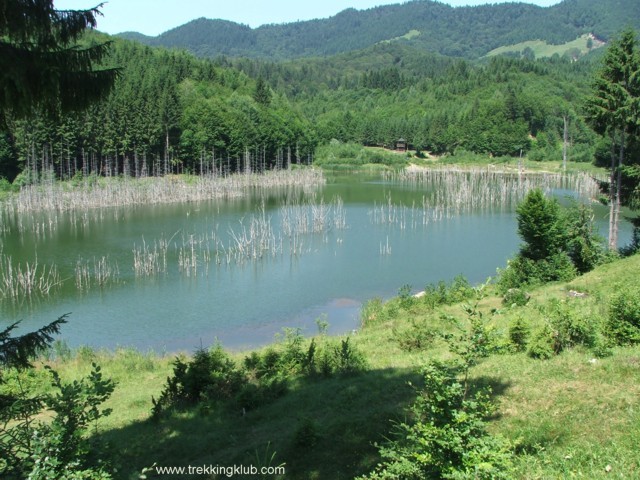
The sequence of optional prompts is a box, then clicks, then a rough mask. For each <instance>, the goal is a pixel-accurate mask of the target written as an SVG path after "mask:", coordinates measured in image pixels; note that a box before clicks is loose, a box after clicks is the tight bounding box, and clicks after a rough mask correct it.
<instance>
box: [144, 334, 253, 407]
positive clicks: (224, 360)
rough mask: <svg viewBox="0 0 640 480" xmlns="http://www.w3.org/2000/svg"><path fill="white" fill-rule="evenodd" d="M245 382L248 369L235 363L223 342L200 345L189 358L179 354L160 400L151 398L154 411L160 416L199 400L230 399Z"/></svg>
mask: <svg viewBox="0 0 640 480" xmlns="http://www.w3.org/2000/svg"><path fill="white" fill-rule="evenodd" d="M246 383H247V378H246V375H245V373H244V372H243V371H242V370H240V369H238V368H237V367H236V365H235V363H234V362H233V360H231V359H230V358H229V356H228V355H227V354H226V353H225V351H224V350H223V349H222V346H220V345H216V346H215V347H213V348H211V349H209V350H205V349H199V350H197V351H196V352H195V353H194V355H193V358H192V359H191V360H190V361H188V362H187V361H185V359H184V358H183V357H180V356H179V357H176V359H175V360H174V363H173V376H171V377H169V378H168V379H167V382H166V384H165V387H164V389H163V390H162V392H161V394H160V397H159V398H158V400H156V399H155V398H152V402H153V409H152V413H153V415H154V417H156V418H157V417H159V416H160V415H161V414H163V413H164V412H165V411H167V410H170V409H172V408H180V407H182V406H185V405H189V404H191V405H195V404H196V403H198V402H200V401H221V400H229V399H231V398H233V397H234V396H235V395H236V394H237V393H238V392H240V390H241V389H242V387H243V386H244V385H245V384H246Z"/></svg>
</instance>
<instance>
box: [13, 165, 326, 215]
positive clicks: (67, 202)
mask: <svg viewBox="0 0 640 480" xmlns="http://www.w3.org/2000/svg"><path fill="white" fill-rule="evenodd" d="M324 182H325V179H324V177H323V175H322V171H321V170H318V169H312V168H303V169H296V170H271V171H266V172H264V173H260V174H255V173H238V174H233V175H227V176H222V175H214V174H206V175H200V176H187V175H182V176H173V175H167V176H164V177H146V178H131V177H126V176H125V177H121V178H120V177H112V178H99V179H96V178H92V179H90V180H86V181H82V182H79V183H78V184H75V185H74V184H71V183H68V182H58V181H48V182H44V183H41V184H36V185H29V186H26V187H23V188H22V189H21V190H20V192H19V193H18V194H16V195H12V196H10V197H9V198H8V199H7V200H6V201H5V202H4V205H3V208H4V209H6V210H9V211H15V212H20V213H23V212H41V211H69V210H78V209H93V208H104V207H122V206H130V205H148V204H161V203H178V202H198V201H204V200H210V199H214V198H234V197H238V196H242V195H245V194H246V193H247V192H248V191H250V190H252V189H253V190H255V189H256V188H264V189H270V188H276V187H301V188H311V187H316V186H318V185H322V184H323V183H324Z"/></svg>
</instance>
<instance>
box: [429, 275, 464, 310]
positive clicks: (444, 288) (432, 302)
mask: <svg viewBox="0 0 640 480" xmlns="http://www.w3.org/2000/svg"><path fill="white" fill-rule="evenodd" d="M473 295H474V289H473V287H472V286H471V284H470V283H469V281H468V280H467V279H466V278H465V277H464V276H463V275H458V276H456V277H455V278H454V279H453V280H452V281H451V283H449V284H447V283H446V282H444V281H442V280H441V281H439V282H438V283H435V284H429V285H427V286H426V287H425V289H424V295H423V296H422V301H423V302H424V303H426V304H427V305H429V306H430V307H432V308H435V307H437V306H439V305H453V304H455V303H459V302H462V301H464V300H467V299H469V298H471V297H473Z"/></svg>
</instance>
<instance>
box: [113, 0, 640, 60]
mask: <svg viewBox="0 0 640 480" xmlns="http://www.w3.org/2000/svg"><path fill="white" fill-rule="evenodd" d="M624 26H633V27H636V28H638V27H640V5H638V3H637V2H636V1H635V0H616V1H615V5H612V2H601V1H597V0H564V1H563V2H560V3H559V4H557V5H554V6H552V7H548V8H541V7H537V6H534V5H529V4H525V3H507V4H500V5H481V6H476V7H458V8H454V7H451V6H449V5H447V4H445V3H440V2H436V1H432V0H414V1H410V2H406V3H403V4H396V5H385V6H379V7H375V8H371V9H368V10H361V11H359V10H355V9H353V8H349V9H346V10H344V11H342V12H340V13H338V14H337V15H335V16H333V17H331V18H328V19H320V20H311V21H304V22H294V23H288V24H279V25H263V26H261V27H259V28H256V29H251V28H250V27H248V26H246V25H240V24H237V23H233V22H229V21H225V20H209V19H205V18H200V19H197V20H193V21H192V22H189V23H187V24H185V25H182V26H180V27H177V28H174V29H172V30H170V31H168V32H165V33H163V34H162V35H160V36H158V37H145V36H143V35H140V34H137V33H124V34H121V35H122V36H123V37H124V38H129V39H132V40H137V41H140V42H143V43H146V44H149V45H155V46H163V47H177V48H184V49H187V50H189V51H191V52H193V53H195V54H196V55H198V56H203V57H217V56H219V55H228V56H234V57H260V58H270V59H290V58H299V57H311V56H327V55H334V54H337V53H341V52H349V51H354V50H360V49H363V48H367V47H370V46H372V45H375V44H377V43H380V42H384V41H390V40H395V41H399V42H401V43H403V44H408V45H411V46H414V47H416V48H418V49H420V50H422V51H430V52H437V53H440V54H443V55H447V56H453V57H465V58H478V57H481V56H483V55H486V54H487V53H488V52H489V51H491V50H493V49H494V48H497V47H500V46H503V45H510V44H515V43H520V42H523V41H525V40H547V41H548V42H549V43H553V44H561V43H565V42H568V41H571V40H574V39H576V38H577V37H579V36H580V35H583V34H587V33H592V34H594V35H595V36H596V37H598V38H601V39H604V40H608V39H609V38H610V37H611V36H612V35H614V34H615V33H616V32H617V31H619V30H620V29H621V28H622V27H624Z"/></svg>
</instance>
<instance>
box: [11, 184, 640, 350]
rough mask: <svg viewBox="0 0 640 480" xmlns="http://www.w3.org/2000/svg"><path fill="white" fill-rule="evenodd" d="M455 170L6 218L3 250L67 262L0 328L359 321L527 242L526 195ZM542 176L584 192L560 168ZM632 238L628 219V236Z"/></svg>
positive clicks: (599, 210) (562, 191)
mask: <svg viewBox="0 0 640 480" xmlns="http://www.w3.org/2000/svg"><path fill="white" fill-rule="evenodd" d="M432 180H433V179H432ZM447 181H450V180H446V181H445V180H442V179H440V180H438V179H436V180H434V181H433V182H432V181H429V182H427V181H415V179H413V180H407V178H397V177H389V176H387V177H386V178H385V177H372V176H362V175H351V176H336V177H330V178H328V179H327V182H326V184H325V185H322V186H318V187H315V188H305V189H296V188H274V189H269V190H262V189H260V190H255V191H253V192H249V193H248V194H247V195H245V196H243V197H240V198H228V199H219V200H211V201H201V202H193V203H172V204H164V205H145V206H134V207H116V208H107V209H99V210H85V211H82V212H80V213H78V212H75V213H74V212H67V213H58V214H56V215H55V220H52V219H51V216H50V215H49V216H47V215H46V214H40V215H34V216H32V217H31V218H30V220H29V222H30V225H31V226H30V227H25V226H24V225H22V226H20V225H18V224H19V223H20V222H23V223H24V222H26V220H24V219H23V220H20V219H19V218H17V217H16V216H10V217H5V218H4V219H3V222H4V226H3V229H2V230H1V231H2V232H3V233H2V240H1V242H2V243H1V248H2V252H3V254H4V255H5V256H11V259H12V262H13V263H14V264H17V263H18V262H26V261H30V262H32V264H33V263H34V262H35V261H36V259H37V262H38V265H39V268H42V267H43V266H46V265H47V266H48V265H55V266H56V268H57V275H58V278H59V283H61V286H60V287H54V288H52V291H51V292H50V294H49V295H48V296H34V297H32V298H31V299H29V300H21V301H11V300H10V299H7V298H5V299H4V301H2V303H1V304H0V309H1V312H2V317H3V319H2V320H1V321H0V327H2V326H6V325H7V324H9V323H10V322H13V321H16V320H22V321H23V322H22V324H21V329H20V332H24V331H29V330H33V329H36V328H38V327H40V326H42V325H44V324H46V323H48V322H50V321H52V320H54V319H55V318H57V317H58V316H60V315H62V314H65V313H70V314H71V315H70V316H69V323H68V324H67V325H65V326H64V327H63V335H62V338H63V339H64V340H65V341H66V342H67V343H68V344H69V345H70V346H71V347H77V346H79V345H89V346H92V347H105V348H116V347H118V346H126V347H135V348H138V349H142V350H147V349H152V350H155V351H158V352H165V351H166V352H174V351H179V350H186V351H192V350H194V349H195V348H198V347H200V346H208V345H211V344H212V343H214V342H215V341H216V340H218V341H220V342H221V343H222V344H223V346H225V347H227V348H232V349H246V348H251V347H255V346H260V345H264V344H266V343H269V342H271V341H272V340H273V338H274V335H275V334H277V333H278V332H281V331H282V329H283V328H284V327H291V328H300V329H301V330H302V332H303V333H304V334H309V335H311V334H315V333H317V326H316V319H318V318H322V319H326V320H327V321H328V322H329V325H330V327H329V333H344V332H349V331H351V330H354V329H357V328H358V327H359V309H360V307H361V305H362V303H363V302H365V301H367V300H368V299H371V298H373V297H382V298H388V297H390V296H393V295H396V294H397V292H398V289H399V288H400V287H402V286H403V285H407V284H408V285H411V286H412V289H413V290H414V291H419V290H422V289H424V287H425V285H427V284H430V283H435V282H437V281H438V280H445V281H449V280H451V279H452V278H453V277H455V276H456V275H459V274H462V275H464V276H466V277H467V278H468V279H469V280H470V281H471V282H472V283H477V282H481V281H484V280H485V279H486V278H487V277H489V276H493V275H495V272H496V267H501V266H504V265H505V263H506V261H507V259H508V258H509V257H511V256H512V255H513V254H514V253H515V252H516V251H517V249H518V246H519V243H520V240H519V238H518V236H517V233H516V216H515V203H516V200H517V198H516V197H517V196H518V195H522V194H521V193H519V194H518V193H513V192H515V190H513V192H511V191H510V190H509V188H511V187H508V186H507V187H505V186H504V185H496V188H494V189H491V190H486V189H485V190H482V191H480V190H474V188H476V187H474V186H473V185H470V184H456V185H457V186H455V187H452V185H453V184H447V183H446V182H447ZM430 182H431V183H430ZM434 182H435V183H434ZM438 182H441V184H440V185H436V184H437V183H438ZM442 182H444V183H442ZM492 182H494V183H499V182H500V181H496V180H495V179H493V180H492ZM514 182H515V183H518V182H522V179H518V178H516V177H513V176H511V177H509V178H508V180H507V184H509V185H511V184H513V183H514ZM463 183H464V182H463ZM545 185H546V188H548V189H550V191H552V192H553V194H554V195H556V196H557V197H558V198H561V199H564V198H566V197H576V196H577V194H576V193H575V191H574V190H573V188H572V187H571V186H567V185H565V184H564V183H562V182H557V183H553V182H552V183H547V184H545ZM514 188H515V187H514ZM438 189H440V190H438ZM454 190H455V192H454ZM447 192H449V193H447ZM505 192H506V193H505ZM447 195H449V196H448V197H447ZM500 195H502V196H500ZM445 197H446V198H445ZM485 197H486V198H485ZM563 201H565V200H563ZM595 218H596V222H597V224H598V226H599V228H600V229H601V231H602V233H603V234H606V229H607V209H606V207H603V206H598V205H596V206H595ZM29 222H27V223H29ZM34 225H37V226H34ZM630 236H631V227H630V226H629V225H628V224H623V225H621V233H620V242H621V244H625V243H627V242H628V241H629V239H630ZM5 268H7V267H6V265H5Z"/></svg>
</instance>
